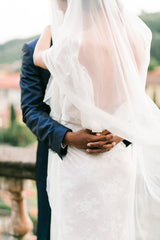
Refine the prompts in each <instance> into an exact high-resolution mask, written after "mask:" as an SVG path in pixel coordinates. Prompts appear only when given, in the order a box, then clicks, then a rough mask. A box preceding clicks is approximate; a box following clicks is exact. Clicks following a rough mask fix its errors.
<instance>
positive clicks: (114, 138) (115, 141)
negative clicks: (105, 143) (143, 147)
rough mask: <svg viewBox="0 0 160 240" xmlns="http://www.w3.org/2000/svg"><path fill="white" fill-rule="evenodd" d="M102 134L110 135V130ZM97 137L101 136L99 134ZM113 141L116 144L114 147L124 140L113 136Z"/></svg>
mask: <svg viewBox="0 0 160 240" xmlns="http://www.w3.org/2000/svg"><path fill="white" fill-rule="evenodd" d="M102 134H103V135H106V134H108V130H104V131H103V132H102ZM97 135H99V134H97ZM112 140H113V142H114V145H116V144H118V143H120V142H122V141H123V140H124V139H123V138H121V137H119V136H116V135H114V134H113V139H112Z"/></svg>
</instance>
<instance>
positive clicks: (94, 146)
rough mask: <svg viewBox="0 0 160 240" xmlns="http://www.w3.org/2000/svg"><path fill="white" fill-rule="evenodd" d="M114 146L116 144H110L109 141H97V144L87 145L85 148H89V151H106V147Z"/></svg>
mask: <svg viewBox="0 0 160 240" xmlns="http://www.w3.org/2000/svg"><path fill="white" fill-rule="evenodd" d="M115 145H116V143H115V142H112V141H109V142H106V141H105V142H103V141H99V142H94V143H88V144H87V148H90V149H94V148H101V149H106V148H107V146H109V147H114V146H115Z"/></svg>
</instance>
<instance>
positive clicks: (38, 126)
mask: <svg viewBox="0 0 160 240" xmlns="http://www.w3.org/2000/svg"><path fill="white" fill-rule="evenodd" d="M33 50H34V49H33V47H32V46H30V44H25V45H24V47H23V49H22V51H23V59H22V69H21V79H20V87H21V108H22V113H23V121H24V122H25V123H26V125H27V126H28V127H29V128H30V130H31V131H32V132H33V133H34V134H35V135H36V136H37V138H38V139H39V140H40V141H42V142H44V143H45V144H46V145H47V146H48V147H49V148H51V149H52V150H53V151H55V152H56V153H57V154H58V155H59V156H60V157H61V158H62V155H65V154H66V153H67V147H66V148H62V147H61V144H62V141H63V139H64V136H65V134H66V132H67V131H71V130H70V129H68V128H67V127H65V126H63V125H61V124H60V123H58V122H57V121H54V120H53V119H52V118H51V117H49V113H50V107H49V106H48V105H47V104H45V103H44V102H43V99H44V94H45V86H44V84H43V82H42V76H41V69H40V68H39V67H36V66H35V65H34V63H33ZM48 77H49V76H48Z"/></svg>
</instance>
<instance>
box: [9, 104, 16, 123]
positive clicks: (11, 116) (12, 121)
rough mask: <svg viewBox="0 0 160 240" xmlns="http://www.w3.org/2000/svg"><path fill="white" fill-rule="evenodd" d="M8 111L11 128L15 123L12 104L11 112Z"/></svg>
mask: <svg viewBox="0 0 160 240" xmlns="http://www.w3.org/2000/svg"><path fill="white" fill-rule="evenodd" d="M10 111H11V114H10V124H11V127H12V126H13V125H14V123H15V122H16V112H15V109H14V106H13V104H11V110H10Z"/></svg>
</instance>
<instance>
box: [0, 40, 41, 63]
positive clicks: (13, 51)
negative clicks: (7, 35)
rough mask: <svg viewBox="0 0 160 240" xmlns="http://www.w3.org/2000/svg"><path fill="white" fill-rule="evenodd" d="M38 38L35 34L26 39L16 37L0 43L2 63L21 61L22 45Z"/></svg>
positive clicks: (0, 61)
mask: <svg viewBox="0 0 160 240" xmlns="http://www.w3.org/2000/svg"><path fill="white" fill-rule="evenodd" d="M36 38H38V36H34V37H32V38H26V39H15V40H11V41H9V42H7V43H4V44H1V45H0V53H1V54H0V64H11V63H14V62H15V61H21V56H22V47H23V45H24V43H26V42H29V41H31V40H33V39H36Z"/></svg>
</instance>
